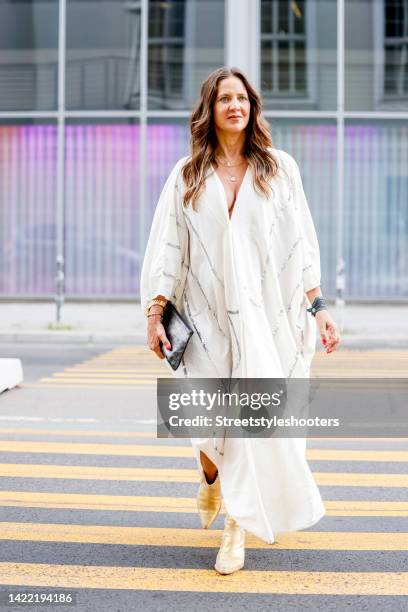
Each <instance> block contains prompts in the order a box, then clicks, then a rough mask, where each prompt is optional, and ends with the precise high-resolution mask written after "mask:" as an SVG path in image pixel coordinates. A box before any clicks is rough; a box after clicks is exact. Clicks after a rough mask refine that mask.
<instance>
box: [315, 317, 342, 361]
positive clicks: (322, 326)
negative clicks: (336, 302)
mask: <svg viewBox="0 0 408 612" xmlns="http://www.w3.org/2000/svg"><path fill="white" fill-rule="evenodd" d="M316 324H317V327H318V329H319V333H320V339H321V341H322V344H323V346H324V347H325V349H326V354H329V353H332V352H333V351H334V350H335V349H336V347H337V345H338V344H339V342H340V333H339V330H338V328H337V325H336V323H335V322H334V321H333V319H332V318H331V316H330V315H329V313H328V311H327V310H319V311H318V312H316Z"/></svg>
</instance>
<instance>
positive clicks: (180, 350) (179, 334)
mask: <svg viewBox="0 0 408 612" xmlns="http://www.w3.org/2000/svg"><path fill="white" fill-rule="evenodd" d="M162 325H163V327H164V329H165V331H166V336H167V338H168V339H169V342H170V346H171V349H166V347H165V346H164V345H163V343H162V342H160V349H161V351H162V353H163V355H164V356H165V357H166V359H167V361H168V362H169V364H170V366H171V367H172V368H173V370H177V368H178V367H179V365H180V362H181V358H182V357H183V355H184V351H185V350H186V347H187V344H188V342H189V340H190V338H191V336H192V335H193V333H194V332H193V330H192V329H191V327H190V326H189V325H188V323H186V321H185V320H184V319H183V317H182V316H181V314H180V313H179V312H178V310H177V308H176V307H175V306H173V304H172V303H171V302H170V301H168V302H167V303H166V306H165V308H164V312H163V319H162Z"/></svg>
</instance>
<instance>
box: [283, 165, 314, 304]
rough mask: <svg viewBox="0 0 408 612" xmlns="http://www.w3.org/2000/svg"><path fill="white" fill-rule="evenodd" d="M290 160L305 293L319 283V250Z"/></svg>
mask: <svg viewBox="0 0 408 612" xmlns="http://www.w3.org/2000/svg"><path fill="white" fill-rule="evenodd" d="M290 158H291V166H292V184H293V190H294V206H295V212H296V217H297V221H298V224H299V232H300V236H301V241H302V242H301V243H302V258H303V266H302V273H303V285H304V290H305V292H307V291H310V289H314V288H315V287H319V286H320V283H321V269H320V249H319V243H318V240H317V235H316V230H315V226H314V223H313V218H312V215H311V213H310V209H309V205H308V203H307V199H306V195H305V192H304V189H303V184H302V178H301V175H300V170H299V166H298V164H297V162H296V161H295V159H294V158H293V157H292V156H290Z"/></svg>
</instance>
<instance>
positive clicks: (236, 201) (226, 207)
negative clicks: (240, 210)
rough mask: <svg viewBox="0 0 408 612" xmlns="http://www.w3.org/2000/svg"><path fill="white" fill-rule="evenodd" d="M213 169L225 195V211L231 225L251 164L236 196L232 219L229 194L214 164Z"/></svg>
mask: <svg viewBox="0 0 408 612" xmlns="http://www.w3.org/2000/svg"><path fill="white" fill-rule="evenodd" d="M211 168H212V169H213V171H214V174H215V178H216V180H217V181H218V184H219V187H220V188H221V191H222V193H223V196H224V200H225V210H226V213H227V219H228V221H229V223H231V221H232V218H233V216H234V214H235V212H234V211H235V209H236V207H237V203H238V198H239V195H240V193H241V191H242V186H243V184H244V183H245V180H246V177H247V175H248V171H249V164H248V165H247V167H246V170H245V174H244V176H243V177H242V181H241V185H240V186H239V189H238V192H237V195H236V198H235V202H234V205H233V207H232V213H231V217H230V215H229V210H228V197H227V192H226V191H225V187H224V184H223V182H222V180H221V179H220V177H219V176H218V173H217V171H216V169H215V168H214V166H213V165H212V164H211Z"/></svg>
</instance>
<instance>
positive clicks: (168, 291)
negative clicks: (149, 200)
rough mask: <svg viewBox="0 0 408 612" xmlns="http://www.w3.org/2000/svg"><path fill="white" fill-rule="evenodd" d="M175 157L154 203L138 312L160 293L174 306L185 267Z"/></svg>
mask: <svg viewBox="0 0 408 612" xmlns="http://www.w3.org/2000/svg"><path fill="white" fill-rule="evenodd" d="M183 161H184V159H182V160H179V161H178V162H177V164H176V165H175V166H174V168H173V170H172V171H171V173H170V175H169V177H168V179H167V181H166V183H165V185H164V187H163V190H162V192H161V194H160V198H159V201H158V203H157V206H156V209H155V212H154V215H153V221H152V225H151V228H150V234H149V238H148V242H147V246H146V251H145V255H144V259H143V264H142V271H141V277H140V302H141V307H142V312H144V311H145V308H146V306H147V303H148V302H149V300H151V299H152V298H154V297H156V296H157V295H163V296H164V297H166V298H167V299H168V300H170V301H171V302H173V303H174V304H175V305H176V307H177V305H178V303H179V300H180V299H181V296H182V293H183V289H184V284H185V279H186V274H187V270H188V267H189V234H188V228H187V225H186V221H185V216H184V212H183V205H182V190H181V180H182V178H181V173H180V170H181V167H182V165H183V164H182V162H183Z"/></svg>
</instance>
